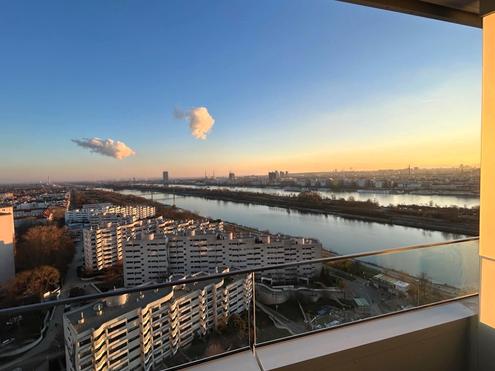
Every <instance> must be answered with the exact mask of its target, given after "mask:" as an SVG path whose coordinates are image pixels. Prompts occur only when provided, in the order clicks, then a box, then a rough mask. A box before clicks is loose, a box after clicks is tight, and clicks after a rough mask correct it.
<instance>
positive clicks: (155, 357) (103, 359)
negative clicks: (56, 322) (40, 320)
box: [63, 275, 252, 371]
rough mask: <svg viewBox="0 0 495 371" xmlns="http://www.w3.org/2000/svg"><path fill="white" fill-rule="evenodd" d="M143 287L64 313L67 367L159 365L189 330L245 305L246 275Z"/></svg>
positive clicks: (198, 330)
mask: <svg viewBox="0 0 495 371" xmlns="http://www.w3.org/2000/svg"><path fill="white" fill-rule="evenodd" d="M198 276H199V275H198ZM145 290H146V288H145V287H143V291H142V292H139V293H133V294H125V295H121V296H119V297H114V298H108V299H107V300H104V301H99V302H97V303H93V304H90V305H87V306H84V307H81V308H78V309H75V310H74V311H72V312H68V313H65V314H64V321H63V322H64V338H65V353H66V367H67V370H68V371H86V370H88V371H89V370H96V371H99V370H117V369H118V370H152V369H160V363H161V362H162V361H163V360H165V359H166V358H167V357H170V356H172V355H174V354H175V353H176V352H177V350H178V349H179V348H183V347H186V346H188V345H189V344H191V342H192V340H193V338H194V337H195V336H202V335H205V334H206V333H207V332H208V330H210V329H212V328H215V327H216V326H218V325H219V324H221V323H225V322H226V321H227V320H228V318H229V316H230V315H232V314H240V313H242V312H244V311H245V310H247V309H248V307H249V303H250V301H251V297H252V276H251V275H247V276H243V277H240V278H236V279H234V280H233V281H231V282H230V283H227V282H225V281H224V280H208V281H203V282H198V283H196V284H189V285H180V286H174V287H173V288H165V289H159V290H148V291H145Z"/></svg>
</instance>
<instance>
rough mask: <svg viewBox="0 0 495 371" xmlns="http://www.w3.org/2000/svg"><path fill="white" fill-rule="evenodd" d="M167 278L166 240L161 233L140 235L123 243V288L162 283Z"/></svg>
mask: <svg viewBox="0 0 495 371" xmlns="http://www.w3.org/2000/svg"><path fill="white" fill-rule="evenodd" d="M168 276H169V270H168V238H167V237H166V236H165V235H164V234H163V233H160V234H154V233H149V234H148V233H142V234H140V235H138V236H136V238H129V239H128V240H127V241H125V243H124V285H125V287H133V286H140V285H143V284H145V283H147V282H152V281H154V282H159V281H164V280H165V279H166V278H167V277H168Z"/></svg>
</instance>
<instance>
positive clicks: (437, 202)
mask: <svg viewBox="0 0 495 371" xmlns="http://www.w3.org/2000/svg"><path fill="white" fill-rule="evenodd" d="M173 187H175V186H173ZM177 187H185V188H206V189H229V190H231V191H243V192H260V193H268V194H273V195H280V196H290V195H297V194H299V191H290V190H284V189H281V188H271V187H223V186H194V185H180V186H177ZM318 193H319V194H320V195H321V196H322V197H325V198H332V197H335V198H337V199H339V198H345V199H349V198H350V197H352V198H353V199H354V200H356V201H367V200H372V201H374V202H377V203H378V204H379V205H381V206H388V205H394V206H396V205H432V206H440V207H445V206H457V207H469V208H471V207H476V206H479V205H480V199H479V197H476V196H452V195H419V194H412V193H385V192H378V191H375V192H373V191H367V190H362V191H356V192H332V191H326V190H319V191H318Z"/></svg>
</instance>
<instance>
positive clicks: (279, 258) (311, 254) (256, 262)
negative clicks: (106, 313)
mask: <svg viewBox="0 0 495 371" xmlns="http://www.w3.org/2000/svg"><path fill="white" fill-rule="evenodd" d="M321 249H322V247H321V244H320V242H318V241H317V240H313V239H307V238H293V237H287V236H277V235H276V236H272V235H265V236H254V235H245V236H243V235H238V236H234V234H233V233H223V232H211V231H209V232H207V233H205V232H204V231H200V233H198V232H197V231H196V230H189V231H185V232H181V233H175V234H168V235H165V234H163V233H161V234H158V235H157V234H154V235H146V234H145V233H144V234H143V235H141V236H139V237H138V238H136V237H131V238H128V239H127V240H126V241H124V248H123V250H124V261H123V265H124V284H125V286H126V287H132V286H139V285H142V284H144V283H146V282H150V281H163V279H164V277H165V276H166V275H167V272H168V274H169V275H171V274H179V275H191V274H195V273H198V272H207V273H213V272H215V271H216V270H217V269H218V267H222V266H225V267H230V268H235V269H250V268H257V267H261V266H267V265H276V264H282V263H289V262H298V261H304V260H312V259H318V258H321ZM320 270H321V264H312V265H299V266H295V267H286V268H281V269H272V270H269V271H268V270H267V271H265V272H262V273H261V274H260V276H261V277H263V279H264V280H265V281H268V282H278V283H280V282H288V281H294V280H296V279H298V278H304V279H309V278H311V277H314V276H316V275H318V274H319V273H320Z"/></svg>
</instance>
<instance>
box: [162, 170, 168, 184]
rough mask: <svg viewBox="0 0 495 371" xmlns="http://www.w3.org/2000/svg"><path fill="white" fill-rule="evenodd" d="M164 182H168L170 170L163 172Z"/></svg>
mask: <svg viewBox="0 0 495 371" xmlns="http://www.w3.org/2000/svg"><path fill="white" fill-rule="evenodd" d="M162 180H163V184H168V171H164V172H163V173H162Z"/></svg>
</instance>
